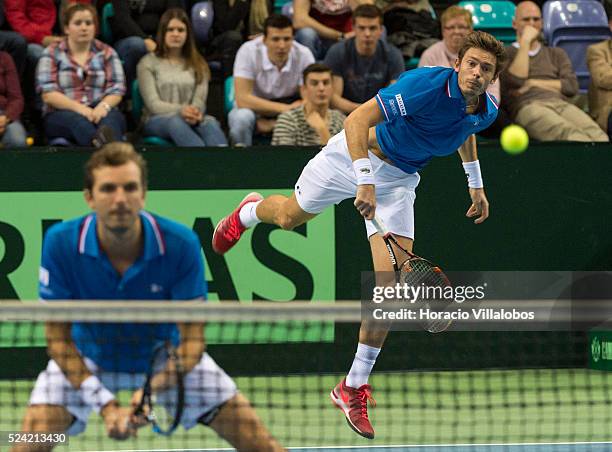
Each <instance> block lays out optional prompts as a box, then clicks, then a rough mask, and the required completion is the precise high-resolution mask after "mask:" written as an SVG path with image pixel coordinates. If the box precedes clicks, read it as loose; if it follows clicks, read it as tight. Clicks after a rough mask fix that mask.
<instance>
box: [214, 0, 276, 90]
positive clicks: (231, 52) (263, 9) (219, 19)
mask: <svg viewBox="0 0 612 452" xmlns="http://www.w3.org/2000/svg"><path fill="white" fill-rule="evenodd" d="M213 11H214V13H215V14H214V19H213V25H212V30H211V35H210V44H209V45H208V46H207V49H206V55H207V58H208V60H209V61H211V60H214V61H221V70H222V73H223V77H224V78H225V77H228V76H230V75H232V69H233V67H234V60H235V59H236V53H237V52H238V49H239V48H240V46H241V45H242V43H243V42H245V41H247V40H248V39H252V38H254V37H256V36H257V35H259V34H262V33H263V23H264V21H265V20H266V17H268V16H269V15H270V11H272V4H271V3H270V2H269V1H268V0H250V1H249V0H213Z"/></svg>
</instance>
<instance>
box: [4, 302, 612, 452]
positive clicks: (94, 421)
mask: <svg viewBox="0 0 612 452" xmlns="http://www.w3.org/2000/svg"><path fill="white" fill-rule="evenodd" d="M0 319H1V320H2V322H1V323H0V341H1V346H2V351H1V352H0V353H1V354H0V369H1V370H0V431H2V432H9V431H18V430H20V429H21V422H22V418H23V415H24V412H25V409H26V406H27V405H28V400H29V397H30V394H31V392H32V389H33V387H34V384H35V381H36V378H37V376H38V375H39V373H40V372H41V371H43V370H44V369H45V368H46V367H47V362H48V355H47V348H46V347H47V345H48V344H47V340H46V333H45V327H44V325H45V324H46V323H48V322H54V323H58V322H72V323H73V325H75V324H76V323H80V322H83V323H84V324H85V325H93V324H95V323H103V324H105V325H110V324H113V325H115V324H119V325H121V327H120V328H119V329H117V330H113V331H124V332H126V333H125V335H124V336H123V337H110V336H109V335H106V336H104V337H102V338H100V337H98V338H97V339H96V341H97V346H100V347H102V348H104V346H105V345H108V344H109V343H113V341H122V347H125V349H126V350H127V349H129V350H133V348H130V345H133V343H134V342H135V341H136V342H137V341H139V340H143V336H142V335H140V336H139V334H141V332H142V331H145V330H143V329H140V328H141V327H143V328H150V330H146V331H159V328H158V327H159V326H160V325H161V324H163V323H167V322H206V327H205V331H206V340H207V351H208V353H209V354H210V355H211V356H212V358H213V359H214V360H216V362H217V363H218V364H219V366H221V367H222V368H223V369H224V370H225V371H226V372H227V373H228V374H229V375H231V377H232V378H233V379H234V381H235V382H236V385H237V387H238V388H239V390H240V392H241V393H242V394H244V395H245V396H246V397H247V398H248V399H249V400H250V402H251V403H252V405H253V406H254V407H255V410H256V411H257V413H258V415H259V417H260V418H261V420H262V421H263V423H264V424H265V425H266V426H267V428H268V429H269V430H270V432H271V433H272V435H273V436H274V437H275V438H277V439H278V440H279V441H280V443H281V444H283V445H284V446H287V447H316V446H352V445H357V446H369V445H391V444H394V445H398V444H405V445H408V444H423V445H426V444H508V443H544V442H596V441H597V442H605V441H611V440H612V403H611V402H612V377H611V376H610V374H609V373H608V372H603V371H596V370H591V369H589V368H588V367H587V360H588V353H589V348H590V346H591V344H590V343H589V341H588V338H587V334H586V333H583V332H576V331H574V332H572V331H555V332H533V331H524V332H486V331H478V332H467V331H459V332H452V331H451V332H447V333H442V334H430V333H427V332H425V331H423V332H414V331H397V332H391V333H390V335H389V337H388V339H387V342H386V344H385V347H384V348H383V351H382V353H381V355H380V357H379V359H378V362H377V364H376V367H375V369H374V373H373V374H372V376H371V377H370V381H369V383H370V384H371V385H372V387H373V396H374V397H375V399H376V401H377V405H376V407H374V408H370V410H369V412H370V419H371V421H372V424H373V425H374V428H375V430H376V438H375V439H374V440H373V442H372V441H368V440H366V439H364V438H361V437H359V436H357V435H356V434H355V433H354V432H353V431H352V430H351V429H350V428H349V427H348V426H347V425H346V421H345V419H344V415H343V414H342V413H341V412H340V411H339V410H337V409H336V408H335V407H334V406H333V405H332V403H331V402H330V398H329V393H330V391H331V390H332V389H333V388H334V386H335V385H336V384H337V383H338V382H339V381H340V380H341V379H342V378H343V377H344V375H345V373H346V372H347V370H348V369H349V367H350V365H351V362H352V359H353V355H354V353H355V348H356V342H357V337H358V331H359V322H360V319H361V310H360V304H359V302H339V303H300V302H290V303H263V302H262V303H257V302H253V303H250V304H239V303H229V302H224V303H204V304H203V303H195V302H182V303H170V302H134V301H129V302H91V301H81V302H53V303H38V302H23V303H20V302H2V303H0ZM135 325H137V326H138V327H137V326H135ZM87 331H88V330H87V329H85V330H82V331H81V332H80V333H79V334H80V339H79V340H80V343H81V344H83V343H85V341H87V340H93V339H92V338H91V337H88V336H87ZM108 331H110V330H108ZM73 333H74V330H73ZM101 343H102V345H101ZM126 344H127V345H126ZM600 347H601V344H600ZM600 355H601V356H603V354H602V353H600ZM100 359H101V360H104V359H105V360H106V361H105V362H108V357H107V356H106V357H104V356H102V357H100ZM116 359H117V361H116V362H117V365H118V366H120V367H121V366H126V365H129V364H130V363H132V364H133V365H134V366H137V365H138V364H137V362H138V361H145V362H148V361H147V360H148V354H147V353H146V352H143V353H142V355H139V356H129V355H124V356H122V357H116ZM126 360H127V361H126ZM126 362H127V363H128V364H126ZM122 368H123V367H122ZM124 370H125V369H124ZM134 381H141V380H137V379H135V380H134ZM135 384H136V383H135ZM138 384H139V383H138ZM117 395H118V398H119V400H120V401H121V403H122V404H123V405H124V406H128V405H129V403H130V398H131V395H132V390H122V391H119V392H118V394H117ZM191 402H192V400H190V399H189V396H188V397H187V398H186V405H187V406H189V404H190V403H191ZM63 447H65V448H66V450H152V449H192V448H198V449H203V448H218V447H227V443H226V442H224V441H223V440H222V439H220V438H219V437H218V436H217V435H216V434H215V432H214V431H212V430H211V429H210V428H207V427H204V426H202V425H196V426H195V427H194V428H191V429H189V430H185V429H183V428H182V427H179V428H178V429H177V430H176V432H174V433H173V434H172V435H170V436H160V435H157V434H155V433H153V431H152V430H151V428H149V427H143V428H141V429H140V430H139V432H138V436H137V437H135V438H130V439H128V440H126V441H121V442H119V441H116V440H113V439H110V438H109V437H108V435H107V434H106V431H105V427H104V423H103V422H102V420H101V418H100V416H98V415H96V414H95V413H94V414H92V415H91V416H90V418H89V422H88V425H87V428H86V429H85V431H84V432H83V433H81V434H79V435H76V436H71V437H70V443H69V445H67V446H63Z"/></svg>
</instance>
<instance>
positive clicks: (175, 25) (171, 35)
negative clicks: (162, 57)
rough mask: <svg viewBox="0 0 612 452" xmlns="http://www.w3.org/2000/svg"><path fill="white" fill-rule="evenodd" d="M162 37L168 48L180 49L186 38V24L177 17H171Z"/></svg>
mask: <svg viewBox="0 0 612 452" xmlns="http://www.w3.org/2000/svg"><path fill="white" fill-rule="evenodd" d="M164 39H165V44H166V48H167V49H168V50H170V49H178V50H180V49H182V48H183V46H184V45H185V41H186V40H187V26H186V25H185V24H184V23H183V22H181V21H180V20H178V19H171V20H170V22H168V28H167V29H166V36H165V38H164Z"/></svg>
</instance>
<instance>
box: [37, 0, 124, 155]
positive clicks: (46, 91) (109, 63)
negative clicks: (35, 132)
mask: <svg viewBox="0 0 612 452" xmlns="http://www.w3.org/2000/svg"><path fill="white" fill-rule="evenodd" d="M97 23H98V18H97V14H96V10H95V8H94V7H93V6H91V5H89V4H82V3H77V4H73V5H71V6H69V7H68V8H66V9H65V10H64V12H63V14H62V25H63V27H64V33H65V35H66V36H65V38H64V39H63V40H62V41H60V42H57V43H54V44H52V45H50V46H49V47H47V48H46V49H45V51H44V52H43V55H42V57H41V59H40V61H39V63H38V67H37V74H36V85H37V89H38V91H39V92H40V93H41V95H42V99H43V102H44V104H45V105H44V107H43V114H44V128H45V134H46V136H47V138H48V139H53V138H65V139H67V140H69V141H71V142H74V143H76V144H77V145H79V146H89V145H90V144H93V143H94V142H95V140H98V141H100V135H101V134H103V135H104V138H103V140H102V141H108V140H118V139H121V137H122V136H123V134H124V132H125V118H124V117H123V114H122V113H121V112H119V111H118V110H117V108H116V107H117V105H118V104H119V102H121V98H122V96H123V94H124V93H125V76H124V74H123V68H122V66H121V61H120V60H119V57H118V56H117V54H116V53H115V51H114V50H113V49H112V48H111V47H109V46H107V45H106V44H103V43H102V42H100V41H97V40H96V39H95V38H94V36H95V33H96V28H97Z"/></svg>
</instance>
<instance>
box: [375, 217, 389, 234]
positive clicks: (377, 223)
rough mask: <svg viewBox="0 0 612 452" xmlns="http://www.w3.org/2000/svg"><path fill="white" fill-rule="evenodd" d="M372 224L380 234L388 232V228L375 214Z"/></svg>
mask: <svg viewBox="0 0 612 452" xmlns="http://www.w3.org/2000/svg"><path fill="white" fill-rule="evenodd" d="M372 224H373V225H374V227H375V228H376V230H377V231H378V233H379V234H380V235H387V234H388V233H389V230H388V229H387V227H386V226H385V224H384V223H383V222H382V220H381V219H380V218H379V217H378V216H377V215H375V216H374V218H373V219H372Z"/></svg>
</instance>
